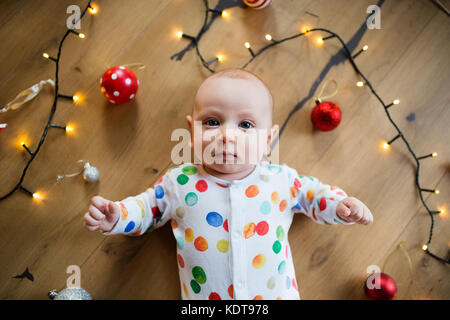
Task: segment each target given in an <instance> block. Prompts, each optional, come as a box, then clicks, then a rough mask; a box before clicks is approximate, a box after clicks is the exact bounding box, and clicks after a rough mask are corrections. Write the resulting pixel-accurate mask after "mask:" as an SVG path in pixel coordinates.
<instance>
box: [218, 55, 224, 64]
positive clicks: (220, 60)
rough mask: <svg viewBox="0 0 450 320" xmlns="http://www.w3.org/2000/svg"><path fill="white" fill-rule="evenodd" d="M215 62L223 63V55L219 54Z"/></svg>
mask: <svg viewBox="0 0 450 320" xmlns="http://www.w3.org/2000/svg"><path fill="white" fill-rule="evenodd" d="M217 60H218V61H219V62H222V61H223V55H221V54H219V55H217Z"/></svg>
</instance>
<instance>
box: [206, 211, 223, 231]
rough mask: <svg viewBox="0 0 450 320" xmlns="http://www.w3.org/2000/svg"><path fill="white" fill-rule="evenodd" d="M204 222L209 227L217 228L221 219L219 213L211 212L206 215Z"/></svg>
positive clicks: (221, 221)
mask: <svg viewBox="0 0 450 320" xmlns="http://www.w3.org/2000/svg"><path fill="white" fill-rule="evenodd" d="M206 222H208V224H209V225H210V226H212V227H216V228H217V227H220V226H221V225H222V223H223V218H222V216H221V215H220V214H219V213H217V212H214V211H211V212H209V213H208V214H207V215H206Z"/></svg>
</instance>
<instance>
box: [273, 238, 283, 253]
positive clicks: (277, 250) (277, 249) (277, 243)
mask: <svg viewBox="0 0 450 320" xmlns="http://www.w3.org/2000/svg"><path fill="white" fill-rule="evenodd" d="M272 250H273V252H275V253H276V254H278V253H280V251H281V242H280V241H278V240H275V242H274V243H273V245H272Z"/></svg>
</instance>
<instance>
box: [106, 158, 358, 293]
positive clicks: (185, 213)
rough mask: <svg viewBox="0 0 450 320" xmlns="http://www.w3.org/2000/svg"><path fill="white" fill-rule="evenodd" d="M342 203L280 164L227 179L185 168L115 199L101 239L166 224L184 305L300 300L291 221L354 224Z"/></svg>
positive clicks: (333, 191)
mask: <svg viewBox="0 0 450 320" xmlns="http://www.w3.org/2000/svg"><path fill="white" fill-rule="evenodd" d="M346 197H347V195H346V194H345V192H344V191H343V190H341V189H340V188H338V187H335V186H330V185H327V184H324V183H322V182H320V181H319V180H318V179H317V178H314V177H310V176H304V175H299V174H298V173H297V171H296V170H295V169H292V168H290V167H288V166H287V165H285V164H283V165H276V164H270V163H268V162H261V163H258V164H257V166H256V168H255V170H254V171H253V172H252V173H251V174H250V175H249V176H247V177H245V178H244V179H241V180H233V181H225V180H222V179H219V178H216V177H214V176H212V175H209V174H208V173H206V171H205V170H204V169H203V167H202V166H201V165H195V164H191V163H188V164H183V165H180V166H177V167H174V168H172V169H170V170H168V171H167V173H166V174H165V175H164V176H162V177H161V178H160V179H159V180H158V181H157V182H156V183H155V185H154V186H153V187H152V188H148V189H147V190H146V191H145V192H143V193H141V194H139V195H137V196H133V197H128V198H125V199H124V200H122V201H117V202H116V203H117V204H118V205H119V206H120V210H121V217H120V218H119V221H118V222H117V224H116V225H115V227H114V229H113V230H111V231H110V232H107V233H105V235H113V234H127V235H131V236H139V235H142V234H144V233H146V232H149V231H152V230H154V229H156V228H159V227H161V226H163V225H164V224H165V223H166V222H167V221H169V220H171V226H172V231H173V235H174V237H175V240H176V246H177V262H178V269H179V276H180V287H181V296H182V299H210V300H216V299H256V300H258V299H300V295H299V291H298V284H297V281H296V277H295V270H294V264H293V260H292V256H291V250H290V246H289V242H288V231H289V227H290V225H291V223H292V218H293V215H294V214H295V213H303V214H305V215H307V216H308V217H310V218H311V219H312V220H313V221H314V222H316V223H318V224H346V225H347V224H353V223H347V222H345V221H343V220H341V219H340V218H339V217H338V216H337V215H336V206H337V204H338V202H339V201H340V200H342V199H344V198H346Z"/></svg>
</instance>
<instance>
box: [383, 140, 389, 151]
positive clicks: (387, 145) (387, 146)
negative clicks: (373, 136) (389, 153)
mask: <svg viewBox="0 0 450 320" xmlns="http://www.w3.org/2000/svg"><path fill="white" fill-rule="evenodd" d="M381 146H382V148H383V149H384V150H388V149H389V143H387V142H386V141H384V142H383V143H382V145H381Z"/></svg>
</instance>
